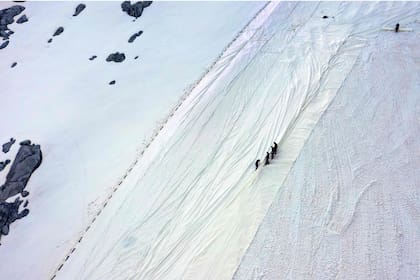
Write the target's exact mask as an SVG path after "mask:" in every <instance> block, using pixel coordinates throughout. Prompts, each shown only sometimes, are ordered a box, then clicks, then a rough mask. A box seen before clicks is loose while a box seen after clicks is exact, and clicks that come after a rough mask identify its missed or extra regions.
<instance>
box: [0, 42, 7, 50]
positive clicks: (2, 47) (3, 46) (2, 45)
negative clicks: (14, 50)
mask: <svg viewBox="0 0 420 280" xmlns="http://www.w3.org/2000/svg"><path fill="white" fill-rule="evenodd" d="M8 44H9V41H5V42H3V43H2V44H1V45H0V50H1V49H4V48H5V47H7V45H8Z"/></svg>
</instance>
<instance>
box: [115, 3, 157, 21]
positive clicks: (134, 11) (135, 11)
mask: <svg viewBox="0 0 420 280" xmlns="http://www.w3.org/2000/svg"><path fill="white" fill-rule="evenodd" d="M151 4H152V1H139V2H136V3H134V4H131V2H130V1H124V2H122V3H121V9H122V10H123V12H126V13H127V14H128V15H129V16H132V17H135V18H139V17H141V15H142V14H143V9H144V8H147V7H149V6H150V5H151Z"/></svg>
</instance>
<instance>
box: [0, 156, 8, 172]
mask: <svg viewBox="0 0 420 280" xmlns="http://www.w3.org/2000/svg"><path fill="white" fill-rule="evenodd" d="M9 163H10V159H6V160H5V161H0V171H3V170H4V169H5V168H6V166H7V165H8V164H9Z"/></svg>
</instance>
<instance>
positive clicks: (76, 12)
mask: <svg viewBox="0 0 420 280" xmlns="http://www.w3.org/2000/svg"><path fill="white" fill-rule="evenodd" d="M85 8H86V5H85V4H79V5H77V7H76V11H75V12H74V14H73V16H74V17H77V16H78V15H79V14H80V13H81V12H82V11H83V10H84V9H85Z"/></svg>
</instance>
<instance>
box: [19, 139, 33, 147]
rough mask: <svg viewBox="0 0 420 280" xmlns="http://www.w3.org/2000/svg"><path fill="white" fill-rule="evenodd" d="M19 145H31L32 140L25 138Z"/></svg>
mask: <svg viewBox="0 0 420 280" xmlns="http://www.w3.org/2000/svg"><path fill="white" fill-rule="evenodd" d="M19 145H23V146H24V145H31V140H23V141H22V142H20V143H19Z"/></svg>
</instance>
